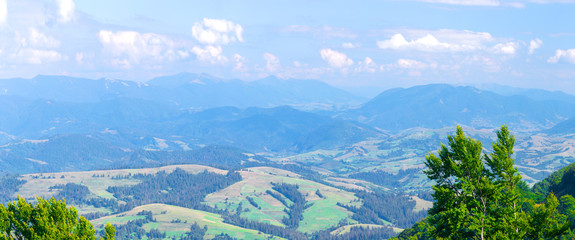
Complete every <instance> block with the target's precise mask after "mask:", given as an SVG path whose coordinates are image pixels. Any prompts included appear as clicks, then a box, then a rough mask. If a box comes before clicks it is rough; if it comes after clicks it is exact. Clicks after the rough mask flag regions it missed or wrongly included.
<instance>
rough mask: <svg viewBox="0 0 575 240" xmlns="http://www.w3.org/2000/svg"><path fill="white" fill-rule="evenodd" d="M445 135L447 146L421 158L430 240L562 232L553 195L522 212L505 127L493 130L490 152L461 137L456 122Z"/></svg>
mask: <svg viewBox="0 0 575 240" xmlns="http://www.w3.org/2000/svg"><path fill="white" fill-rule="evenodd" d="M447 139H448V141H449V147H447V146H445V145H443V144H441V148H440V149H439V151H438V156H436V155H435V154H434V153H429V154H428V155H426V161H425V165H426V166H427V169H426V170H425V171H424V173H425V174H426V175H427V177H428V178H429V179H431V180H434V181H435V184H434V185H433V190H434V193H433V197H434V198H435V200H436V202H435V203H434V204H433V207H432V208H431V209H430V210H429V215H430V216H429V217H428V220H429V224H430V226H429V227H428V229H429V231H430V233H431V235H432V236H433V237H434V238H447V239H486V238H489V239H525V238H526V239H539V237H542V238H553V237H556V236H559V235H561V234H563V233H564V232H565V231H566V230H567V228H566V227H565V226H567V224H569V222H568V221H566V220H565V218H564V216H563V215H561V214H559V213H558V212H557V211H556V209H557V205H558V204H557V198H555V196H554V195H550V196H549V197H548V198H547V201H546V203H545V204H540V205H536V206H535V207H533V211H532V212H531V213H530V214H528V213H526V212H524V211H523V209H522V207H521V206H522V203H523V202H521V198H520V196H521V195H520V189H519V188H518V186H520V185H521V184H520V183H521V175H520V173H519V171H518V170H517V168H515V167H514V164H515V159H513V158H512V155H513V146H514V144H515V138H514V137H513V135H511V134H510V132H509V129H508V128H507V127H506V126H503V127H501V129H500V130H498V131H497V141H496V142H494V143H493V144H492V146H493V152H492V153H491V154H484V153H483V146H482V143H481V142H480V141H478V140H475V139H472V138H470V137H466V136H465V134H464V133H463V129H462V128H461V127H460V126H457V131H456V135H455V136H452V135H450V136H448V137H447ZM534 224H545V225H537V226H534ZM541 231H543V232H545V233H544V234H542V235H541V234H539V233H540V232H541Z"/></svg>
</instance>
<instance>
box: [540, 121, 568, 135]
mask: <svg viewBox="0 0 575 240" xmlns="http://www.w3.org/2000/svg"><path fill="white" fill-rule="evenodd" d="M543 132H545V133H549V134H573V133H575V118H569V119H567V120H565V121H563V122H560V123H558V124H557V125H555V126H553V127H552V128H550V129H546V130H544V131H543Z"/></svg>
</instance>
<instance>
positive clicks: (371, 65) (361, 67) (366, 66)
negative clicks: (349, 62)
mask: <svg viewBox="0 0 575 240" xmlns="http://www.w3.org/2000/svg"><path fill="white" fill-rule="evenodd" d="M357 65H358V67H357V68H356V71H357V72H370V73H373V72H375V71H376V70H377V64H376V63H375V62H373V59H371V58H370V57H365V60H363V61H360V62H359V63H357Z"/></svg>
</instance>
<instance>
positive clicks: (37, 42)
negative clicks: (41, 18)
mask: <svg viewBox="0 0 575 240" xmlns="http://www.w3.org/2000/svg"><path fill="white" fill-rule="evenodd" d="M19 41H20V44H21V45H22V46H23V47H35V48H56V47H58V46H60V41H58V40H56V39H55V38H53V37H50V36H46V34H44V33H42V32H40V31H38V29H36V28H30V29H29V30H28V35H27V36H24V37H21V38H20V39H19Z"/></svg>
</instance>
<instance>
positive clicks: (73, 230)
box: [0, 196, 115, 240]
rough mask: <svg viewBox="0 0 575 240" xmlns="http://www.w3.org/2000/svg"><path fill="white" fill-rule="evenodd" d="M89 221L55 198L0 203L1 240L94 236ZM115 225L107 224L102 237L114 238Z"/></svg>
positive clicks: (93, 237)
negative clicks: (35, 201) (31, 201)
mask: <svg viewBox="0 0 575 240" xmlns="http://www.w3.org/2000/svg"><path fill="white" fill-rule="evenodd" d="M95 233H96V231H95V230H94V228H93V226H92V224H91V223H90V222H89V221H88V220H87V219H86V218H84V217H82V216H79V215H78V212H77V211H76V209H75V208H74V207H67V206H66V202H65V201H58V200H56V199H55V198H52V199H50V200H44V199H42V198H40V197H38V198H37V203H36V204H32V203H30V202H28V201H26V199H24V198H22V197H20V196H19V197H18V201H14V202H9V203H8V204H7V206H4V205H3V204H0V239H1V240H4V239H5V240H8V239H29V240H36V239H90V240H93V239H96V237H95ZM114 235H115V230H114V227H113V226H112V225H110V224H108V225H106V236H105V237H104V238H103V239H106V240H113V239H114Z"/></svg>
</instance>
